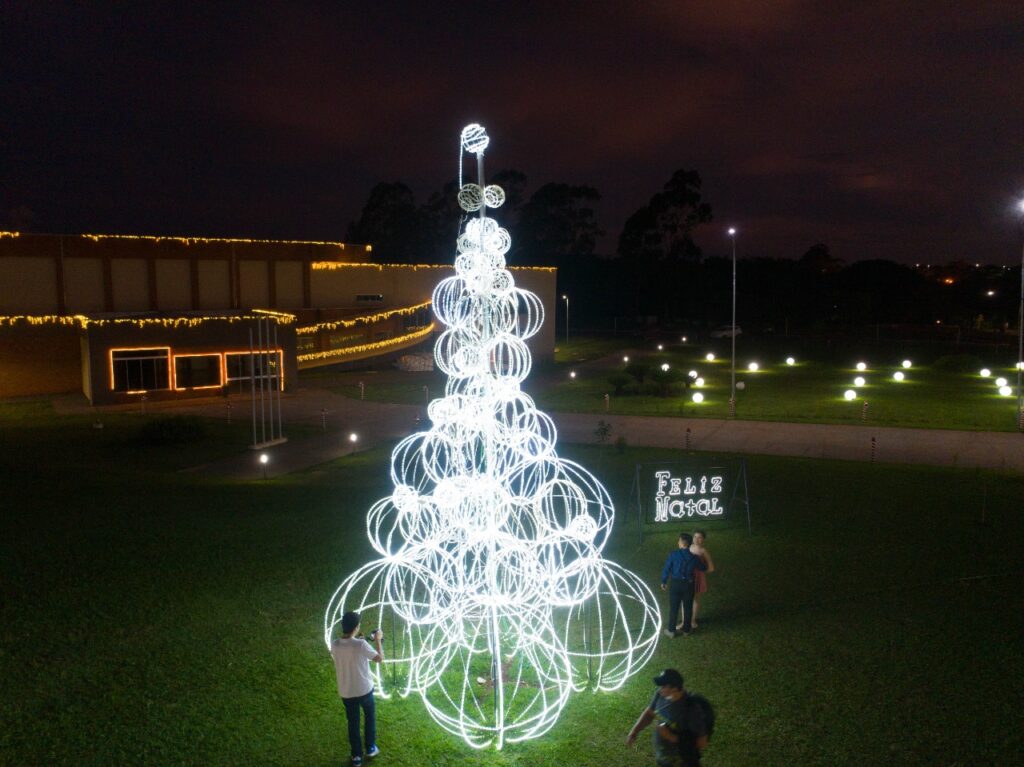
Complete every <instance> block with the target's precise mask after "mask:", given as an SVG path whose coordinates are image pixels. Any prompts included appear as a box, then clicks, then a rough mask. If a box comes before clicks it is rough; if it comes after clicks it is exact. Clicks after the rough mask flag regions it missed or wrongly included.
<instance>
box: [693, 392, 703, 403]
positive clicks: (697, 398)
mask: <svg viewBox="0 0 1024 767" xmlns="http://www.w3.org/2000/svg"><path fill="white" fill-rule="evenodd" d="M691 399H692V400H693V401H694V402H696V403H697V404H698V405H699V404H700V403H701V402H703V401H704V395H703V394H701V393H700V392H699V391H695V392H694V393H693V397H691Z"/></svg>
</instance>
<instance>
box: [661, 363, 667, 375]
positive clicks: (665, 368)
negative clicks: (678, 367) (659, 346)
mask: <svg viewBox="0 0 1024 767" xmlns="http://www.w3.org/2000/svg"><path fill="white" fill-rule="evenodd" d="M661 369H662V371H663V372H665V373H667V372H668V363H667V362H662V363H661Z"/></svg>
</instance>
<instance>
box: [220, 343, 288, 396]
mask: <svg viewBox="0 0 1024 767" xmlns="http://www.w3.org/2000/svg"><path fill="white" fill-rule="evenodd" d="M224 359H225V361H226V362H227V373H228V381H248V380H249V379H250V378H252V377H253V375H252V372H253V365H254V363H255V368H256V378H257V379H259V378H263V379H266V380H268V381H271V382H272V384H274V383H276V385H277V386H278V387H279V388H283V387H282V385H281V384H282V382H281V380H280V371H281V364H282V358H281V352H280V351H276V352H264V353H255V354H250V353H249V352H229V353H227V354H225V355H224Z"/></svg>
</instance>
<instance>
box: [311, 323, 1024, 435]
mask: <svg viewBox="0 0 1024 767" xmlns="http://www.w3.org/2000/svg"><path fill="white" fill-rule="evenodd" d="M640 343H643V344H644V347H649V348H641V346H640ZM741 343H742V345H741V347H740V351H738V352H737V361H736V367H737V371H736V380H737V382H738V384H739V390H738V391H737V397H736V399H737V405H736V414H737V417H738V418H741V419H745V420H755V421H789V422H802V423H834V424H860V423H869V424H875V425H880V426H905V427H915V428H928V429H966V430H981V431H1014V430H1015V429H1016V422H1015V419H1014V407H1015V404H1016V390H1014V391H1013V394H1012V396H1002V395H1000V394H999V392H998V388H997V386H996V383H995V381H996V379H998V378H1000V377H1002V378H1006V379H1007V382H1008V384H1009V386H1010V387H1011V388H1013V387H1014V386H1015V384H1016V371H1015V369H1014V367H1013V365H1014V362H1013V361H1012V360H1009V359H1001V358H1000V359H994V360H986V359H979V361H978V365H977V366H973V365H972V366H970V368H969V369H968V370H964V371H950V370H943V369H940V368H938V367H936V366H935V365H933V364H932V363H933V361H934V360H933V359H930V358H928V357H926V355H925V354H914V355H911V361H912V362H914V364H913V365H912V366H911V367H910V368H903V366H902V364H901V363H902V361H903V360H904V359H906V358H907V355H906V354H899V353H895V352H892V353H889V354H884V355H883V354H881V353H876V354H875V355H873V356H867V355H859V354H857V353H855V352H851V353H849V354H846V353H844V352H837V351H835V350H831V351H829V352H828V354H827V355H825V354H819V357H818V358H817V359H815V358H813V357H811V356H809V355H801V354H800V352H799V350H796V349H793V348H787V346H786V345H785V343H784V341H783V340H782V339H771V340H751V339H743V340H742V342H741ZM794 346H796V344H794ZM563 347H564V348H563ZM563 347H559V349H556V352H555V359H556V362H555V363H554V364H552V365H548V366H539V368H538V369H537V370H535V371H534V373H532V374H531V375H530V377H529V378H528V379H527V380H526V382H525V383H524V389H526V390H527V391H528V392H529V393H530V394H531V395H532V396H533V397H534V399H535V400H536V401H537V404H538V406H539V407H541V408H542V409H543V410H546V411H548V412H551V411H561V412H577V413H604V412H606V410H605V401H604V395H605V394H610V395H611V396H610V402H609V409H608V411H607V412H611V413H615V414H620V415H652V416H681V417H687V418H726V417H728V405H729V389H730V368H729V339H719V340H716V341H710V342H707V343H700V344H689V345H682V344H668V343H666V344H665V350H664V351H657V349H656V342H638V341H637V340H636V339H632V340H630V339H628V338H626V337H618V338H588V337H586V336H581V337H579V338H577V339H575V340H572V341H571V342H570V344H569V345H568V346H564V345H563ZM708 353H713V354H714V355H715V357H716V358H715V360H714V361H713V362H709V361H708V360H707V359H705V356H706V354H708ZM791 355H792V356H794V359H795V364H794V365H792V366H790V365H787V364H786V362H785V360H786V358H787V357H789V356H791ZM624 356H629V358H630V360H631V361H637V360H641V361H643V362H644V363H646V364H647V365H648V366H649V367H650V369H651V370H652V371H654V370H657V369H658V368H660V367H661V365H663V364H668V365H669V366H670V367H671V368H673V369H675V370H678V371H680V372H681V373H682V374H683V375H685V374H686V373H688V372H689V371H691V370H694V371H696V372H697V373H698V374H699V376H700V377H702V378H703V379H704V385H703V386H702V387H700V388H697V387H695V386H691V387H689V388H687V387H686V385H684V384H683V383H676V384H674V385H672V387H671V389H670V391H669V392H668V395H667V396H663V394H662V392H660V391H659V389H658V387H657V385H655V384H654V383H652V382H651V381H650V380H649V379H647V380H645V382H644V384H643V385H638V384H637V383H636V381H635V380H631V383H630V384H629V385H627V386H626V387H625V388H624V390H623V391H622V393H621V394H616V393H615V388H614V386H613V384H612V383H610V382H609V380H608V379H609V376H611V375H613V374H615V373H621V372H622V371H623V369H624V368H625V364H624V363H623V362H622V358H623V357H624ZM826 356H827V357H828V359H824V357H826ZM861 360H864V361H865V362H866V363H867V369H866V370H865V371H859V370H857V369H856V367H855V366H856V363H857V362H858V361H861ZM751 362H757V363H758V365H759V369H758V370H757V371H756V372H751V371H749V370H748V369H747V366H748V365H749V364H750V363H751ZM982 365H986V366H987V367H988V368H989V369H990V371H991V375H990V376H989V377H987V378H983V377H982V376H981V375H980V374H979V371H980V370H981V366H982ZM897 372H899V373H902V374H903V375H904V380H903V381H896V380H894V379H893V374H894V373H897ZM571 373H575V377H570V374H571ZM857 376H862V377H863V378H864V379H865V382H864V384H863V385H857V384H855V382H854V379H855V378H856V377H857ZM360 381H362V382H364V383H365V390H364V396H365V398H366V399H370V400H375V401H379V402H401V403H404V404H424V403H426V402H427V401H429V399H433V398H434V397H436V396H439V395H440V394H441V393H442V392H443V390H444V385H445V381H446V377H445V376H444V375H443V374H441V373H440V372H438V371H433V372H423V373H405V372H400V371H397V370H380V371H362V372H344V373H333V372H330V371H326V370H321V371H317V372H315V373H313V374H311V375H310V374H306V373H303V384H304V385H310V386H322V387H324V388H327V389H330V390H331V391H334V392H336V393H339V394H343V395H346V396H350V397H359V396H360V390H359V382H360ZM424 387H426V391H424ZM847 389H853V390H855V391H856V393H857V396H856V398H855V399H854V400H852V401H847V400H846V399H844V396H843V395H844V393H845V391H846V390H847ZM698 391H699V392H700V393H701V395H702V396H703V397H704V401H703V402H702V403H700V404H697V403H694V402H693V401H692V396H693V394H694V393H696V392H698ZM865 401H866V402H867V403H868V409H867V419H866V421H865V420H862V416H863V415H864V411H863V404H864V402H865Z"/></svg>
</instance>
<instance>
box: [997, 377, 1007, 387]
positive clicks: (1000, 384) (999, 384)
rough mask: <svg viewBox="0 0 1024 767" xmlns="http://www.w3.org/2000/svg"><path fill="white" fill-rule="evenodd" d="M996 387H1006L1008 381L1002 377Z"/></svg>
mask: <svg viewBox="0 0 1024 767" xmlns="http://www.w3.org/2000/svg"><path fill="white" fill-rule="evenodd" d="M996 386H1006V379H1005V378H1003V377H1002V376H1000V377H999V378H997V379H996Z"/></svg>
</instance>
